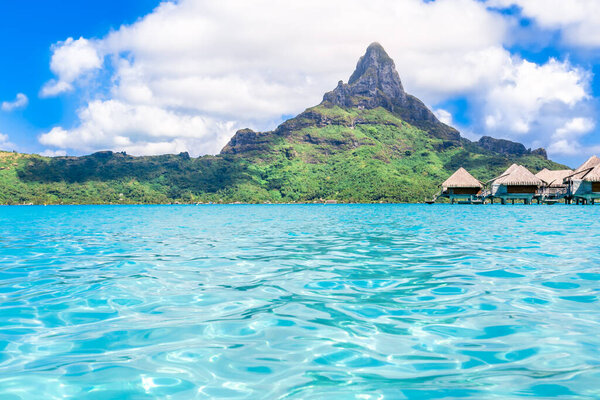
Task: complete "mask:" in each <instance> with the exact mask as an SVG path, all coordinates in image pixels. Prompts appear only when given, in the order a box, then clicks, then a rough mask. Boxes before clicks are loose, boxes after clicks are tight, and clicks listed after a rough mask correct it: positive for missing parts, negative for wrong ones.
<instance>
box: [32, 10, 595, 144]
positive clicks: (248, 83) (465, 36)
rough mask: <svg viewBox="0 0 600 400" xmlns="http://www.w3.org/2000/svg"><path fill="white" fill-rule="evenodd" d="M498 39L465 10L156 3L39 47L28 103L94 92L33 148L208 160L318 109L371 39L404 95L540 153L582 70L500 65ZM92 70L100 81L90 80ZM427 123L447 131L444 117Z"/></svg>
mask: <svg viewBox="0 0 600 400" xmlns="http://www.w3.org/2000/svg"><path fill="white" fill-rule="evenodd" d="M508 29H509V23H508V22H507V21H506V19H505V17H504V16H503V15H502V14H500V13H497V12H494V11H493V10H490V8H489V7H488V5H487V4H485V3H483V2H480V1H476V0H437V1H435V2H424V1H422V0H404V1H392V0H373V1H370V2H368V3H366V2H364V1H362V0H328V1H326V2H324V1H322V0H302V1H300V0H290V1H285V2H282V1H277V0H255V1H252V2H248V1H246V0H231V1H228V2H214V1H210V0H181V1H179V2H177V3H173V2H165V3H162V4H161V5H160V6H159V7H157V8H156V9H155V10H154V11H153V12H152V13H151V14H149V15H147V16H145V17H144V18H142V19H140V20H139V21H137V22H136V23H134V24H132V25H129V26H123V27H121V28H120V29H118V30H116V31H113V32H111V33H109V34H108V35H106V36H105V37H103V38H99V39H94V40H88V39H85V38H80V39H78V40H73V39H68V40H66V41H64V42H60V43H57V44H56V45H55V46H54V47H53V56H52V62H51V69H52V71H53V72H54V73H55V74H56V79H55V80H53V81H52V82H49V83H48V84H47V85H46V86H45V87H44V88H43V89H42V95H46V96H50V95H56V94H59V93H61V92H64V91H68V90H72V89H73V88H74V87H77V86H78V85H81V86H85V85H87V86H86V87H104V88H108V89H107V90H103V91H102V94H101V95H100V94H98V95H97V96H96V97H93V96H92V100H90V101H89V102H87V103H86V104H84V105H83V106H82V108H81V109H80V111H79V123H78V124H77V125H75V126H74V127H55V128H54V129H52V130H51V131H49V132H46V133H44V134H42V135H41V136H40V142H41V143H42V144H44V145H46V146H51V147H57V148H60V149H70V150H74V151H81V152H87V151H93V150H99V149H113V150H125V151H128V152H131V153H133V154H156V153H164V152H178V151H189V152H190V153H192V154H194V155H197V154H206V153H217V152H218V151H219V150H220V148H221V147H222V146H223V145H224V144H225V143H226V142H227V140H228V138H229V137H230V136H231V135H232V134H233V133H234V131H235V130H236V129H238V128H242V127H251V128H253V129H261V130H262V129H272V128H273V127H274V125H275V124H276V123H277V122H279V121H281V119H282V116H284V115H294V114H296V113H298V112H300V111H302V110H303V109H304V108H305V107H307V106H310V105H314V104H317V103H319V102H320V100H321V97H322V95H323V93H324V92H326V91H328V90H331V89H333V87H334V86H335V84H336V82H337V81H338V80H340V79H344V80H346V79H347V78H348V77H349V76H350V74H351V72H352V70H353V68H354V66H355V64H356V61H357V59H358V57H359V56H360V55H362V54H363V52H364V51H365V49H366V47H367V45H368V44H369V43H370V42H373V41H379V42H380V43H382V45H383V46H384V47H385V48H386V50H387V51H388V53H389V54H390V55H391V56H392V57H393V58H394V59H395V61H396V66H397V68H398V71H399V73H400V75H401V77H402V79H403V82H404V84H405V87H406V89H407V90H408V91H409V92H412V93H413V94H415V95H417V96H418V97H420V98H422V99H423V100H424V101H425V102H426V103H427V104H430V105H435V104H437V103H438V102H442V101H444V100H447V99H448V98H452V97H453V96H467V97H469V98H470V99H472V100H473V102H474V108H475V109H476V110H477V113H478V114H477V115H476V119H479V120H480V121H481V123H480V124H479V125H480V128H481V130H482V132H481V133H486V132H487V131H493V132H498V133H499V132H501V133H502V135H504V136H507V137H510V136H511V135H513V134H514V135H518V134H523V133H528V134H530V135H531V136H530V137H529V139H528V140H529V142H534V141H538V142H540V143H542V144H548V143H550V142H549V140H550V136H551V135H548V134H547V132H546V133H542V131H541V130H540V129H537V128H536V121H538V120H539V119H540V118H541V117H543V115H544V113H545V112H548V110H549V109H551V108H553V109H555V110H556V109H558V110H559V112H558V114H560V115H563V114H564V115H565V117H564V118H575V117H583V116H577V115H572V114H573V109H574V108H575V106H574V105H575V104H576V103H577V102H580V101H584V99H585V90H586V86H585V85H586V76H585V73H584V72H583V71H580V70H579V69H577V68H575V67H573V66H571V65H570V64H569V63H566V62H559V61H550V62H548V63H547V64H544V65H536V64H532V63H529V62H527V61H524V60H520V59H518V58H516V57H514V56H513V55H511V54H510V52H509V51H507V50H506V49H505V48H504V47H503V41H504V39H505V38H506V36H507V30H508ZM102 68H106V70H105V71H108V72H109V75H110V76H109V77H108V78H107V77H106V75H107V74H95V72H96V71H97V70H99V69H102ZM537 85H541V87H538V86H537ZM438 115H439V116H440V117H441V118H442V119H444V120H445V121H451V115H450V114H449V113H448V112H447V111H445V110H438ZM554 115H557V112H556V111H555V112H554ZM513 117H515V118H514V119H513ZM564 118H563V119H561V120H556V121H554V120H553V121H554V124H555V125H554V126H551V127H550V129H553V131H554V130H556V129H558V128H559V127H561V126H563V125H564V123H565V120H564ZM547 128H548V127H547V126H546V127H544V129H547Z"/></svg>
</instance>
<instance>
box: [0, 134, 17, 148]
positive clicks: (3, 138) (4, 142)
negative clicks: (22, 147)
mask: <svg viewBox="0 0 600 400" xmlns="http://www.w3.org/2000/svg"><path fill="white" fill-rule="evenodd" d="M13 148H14V144H13V143H11V142H10V140H9V137H8V135H7V134H5V133H0V150H4V151H8V150H13Z"/></svg>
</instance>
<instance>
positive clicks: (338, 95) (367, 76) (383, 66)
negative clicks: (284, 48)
mask: <svg viewBox="0 0 600 400" xmlns="http://www.w3.org/2000/svg"><path fill="white" fill-rule="evenodd" d="M336 106H337V107H341V108H342V109H343V110H345V111H353V112H354V114H357V113H356V111H359V113H364V112H366V111H369V110H372V111H373V112H377V110H376V109H378V108H379V107H381V108H383V109H384V110H386V111H387V112H389V113H391V114H392V115H391V116H390V115H389V114H388V116H389V118H391V119H393V118H399V119H401V120H402V121H404V122H408V123H409V124H410V125H412V126H414V127H416V128H419V129H420V130H422V131H423V132H425V134H426V135H428V137H430V138H433V139H442V140H443V142H442V143H441V144H439V145H437V147H436V149H437V150H438V151H444V150H447V149H449V148H453V147H454V148H455V147H463V146H464V145H466V144H468V145H469V146H472V147H471V150H474V151H479V152H493V153H495V154H496V155H502V156H509V157H511V156H517V157H520V156H525V155H538V156H541V157H543V158H545V159H547V155H546V151H545V150H544V149H536V150H530V149H527V148H525V146H523V145H522V144H520V143H515V142H511V141H509V140H502V139H494V138H491V137H483V138H481V139H480V140H479V141H478V142H475V143H471V142H470V141H468V140H467V139H464V138H461V136H460V134H459V132H458V131H457V130H456V129H454V128H452V127H450V126H448V125H446V124H444V123H442V122H440V121H439V120H438V119H437V118H436V116H435V115H434V114H433V113H432V112H431V110H429V109H428V108H427V106H425V104H423V102H421V101H420V100H419V99H417V98H416V97H414V96H411V95H410V94H408V93H406V91H405V90H404V87H403V86H402V81H401V80H400V76H399V75H398V72H397V71H396V66H395V64H394V61H393V60H392V59H391V58H390V56H389V55H388V54H387V53H386V52H385V50H384V49H383V47H382V46H381V45H380V44H379V43H373V44H371V45H370V46H369V47H368V48H367V51H366V52H365V54H364V55H363V56H362V57H361V58H360V59H359V61H358V63H357V65H356V69H355V71H354V73H352V75H351V76H350V79H349V80H348V83H344V82H343V81H340V82H338V85H337V87H336V88H335V89H333V90H332V91H330V92H328V93H325V95H324V96H323V101H322V102H321V104H319V105H318V106H317V107H313V108H310V109H307V110H306V111H304V112H303V113H301V114H300V115H298V116H297V117H295V118H292V119H289V120H287V121H285V122H283V123H282V124H281V125H279V126H278V127H277V128H276V129H275V130H273V131H271V132H254V131H252V130H250V129H242V130H240V131H238V132H237V133H236V134H235V135H234V136H233V138H232V139H231V140H230V142H229V143H228V144H227V145H226V146H225V147H224V148H223V150H222V151H221V153H222V154H229V155H232V154H246V155H247V154H249V153H257V152H258V153H260V152H263V151H267V152H268V150H269V149H270V148H271V147H272V141H273V140H276V139H277V140H278V139H283V140H287V139H286V138H289V137H290V134H291V133H292V132H297V131H300V130H302V129H309V128H324V127H332V126H337V127H347V128H350V129H354V128H355V126H357V125H360V124H364V123H365V121H364V120H363V119H364V118H362V117H361V116H360V115H357V116H355V117H352V118H346V117H344V118H338V117H336V115H338V114H339V113H338V112H337V111H336V109H335V107H336ZM370 123H372V122H370ZM378 123H379V124H383V125H385V124H386V122H385V121H381V120H380V121H378ZM308 142H309V143H310V144H314V143H313V142H314V140H309V141H308ZM352 143H354V142H352ZM347 145H349V144H347ZM340 147H344V145H340ZM346 147H347V146H346Z"/></svg>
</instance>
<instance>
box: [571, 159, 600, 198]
mask: <svg viewBox="0 0 600 400" xmlns="http://www.w3.org/2000/svg"><path fill="white" fill-rule="evenodd" d="M565 182H566V183H567V185H568V195H569V197H570V198H571V199H572V200H574V201H575V202H576V203H577V204H580V203H582V204H595V202H596V200H598V199H600V158H598V157H596V156H592V157H590V158H589V159H588V160H587V161H586V162H585V163H583V165H581V166H580V167H579V168H577V169H576V170H575V172H574V173H573V174H572V175H571V176H569V177H567V178H565Z"/></svg>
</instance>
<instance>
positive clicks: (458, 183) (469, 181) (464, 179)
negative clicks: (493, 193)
mask: <svg viewBox="0 0 600 400" xmlns="http://www.w3.org/2000/svg"><path fill="white" fill-rule="evenodd" d="M442 188H443V189H444V190H446V189H449V188H479V189H481V188H483V185H482V184H481V182H479V181H478V180H477V179H475V178H474V177H473V175H471V174H470V173H469V172H468V171H467V170H466V169H464V168H463V167H460V168H459V169H458V171H456V172H455V173H453V174H452V176H451V177H450V178H448V179H446V181H444V183H442Z"/></svg>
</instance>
